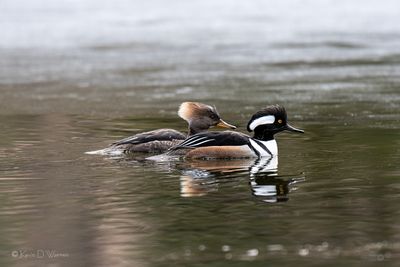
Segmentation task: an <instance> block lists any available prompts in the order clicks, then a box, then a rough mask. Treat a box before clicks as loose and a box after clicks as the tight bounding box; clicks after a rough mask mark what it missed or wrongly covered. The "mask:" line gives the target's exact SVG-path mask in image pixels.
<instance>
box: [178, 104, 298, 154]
mask: <svg viewBox="0 0 400 267" xmlns="http://www.w3.org/2000/svg"><path fill="white" fill-rule="evenodd" d="M247 130H248V131H249V132H254V135H253V137H250V136H248V135H245V134H242V133H237V132H232V131H225V132H204V133H199V134H196V135H193V136H191V137H189V138H187V139H186V140H185V141H183V142H182V143H180V144H179V145H177V146H174V147H172V148H171V149H170V153H173V151H176V150H180V149H188V151H187V153H186V154H185V157H188V158H246V157H267V156H268V157H272V156H276V155H278V146H277V144H276V141H275V139H274V135H275V134H277V133H279V132H282V131H291V132H297V133H304V131H303V130H300V129H297V128H294V127H293V126H291V125H289V124H288V123H287V114H286V110H285V108H284V107H282V106H279V105H272V106H268V107H266V108H265V109H262V110H260V111H258V112H257V113H255V114H254V115H253V116H252V117H251V119H250V120H249V122H248V124H247Z"/></svg>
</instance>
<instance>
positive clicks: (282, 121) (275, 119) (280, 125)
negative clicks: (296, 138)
mask: <svg viewBox="0 0 400 267" xmlns="http://www.w3.org/2000/svg"><path fill="white" fill-rule="evenodd" d="M247 130H248V131H249V132H252V131H254V138H256V139H260V140H264V141H266V140H271V139H273V138H274V134H276V133H279V132H281V131H285V130H286V131H290V132H297V133H304V131H303V130H300V129H296V128H294V127H292V126H290V125H289V124H288V123H287V114H286V110H285V108H284V107H282V106H279V105H272V106H268V107H266V108H265V109H263V110H260V111H258V112H257V113H255V114H254V115H253V116H252V117H251V119H250V121H249V123H248V124H247Z"/></svg>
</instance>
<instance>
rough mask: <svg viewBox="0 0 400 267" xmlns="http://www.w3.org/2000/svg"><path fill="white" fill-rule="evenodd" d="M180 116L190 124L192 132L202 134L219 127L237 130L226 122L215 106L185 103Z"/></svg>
mask: <svg viewBox="0 0 400 267" xmlns="http://www.w3.org/2000/svg"><path fill="white" fill-rule="evenodd" d="M178 115H179V117H181V118H182V119H184V120H185V121H187V122H188V123H189V127H190V128H191V129H192V132H196V133H197V132H202V131H206V130H208V129H209V128H210V127H213V126H219V127H224V128H230V129H235V128H236V126H234V125H231V124H228V123H226V122H224V121H223V120H222V119H221V117H220V115H219V113H218V111H217V109H216V108H215V106H210V105H206V104H203V103H199V102H183V103H182V104H181V105H180V107H179V110H178Z"/></svg>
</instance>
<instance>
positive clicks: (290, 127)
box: [284, 124, 304, 133]
mask: <svg viewBox="0 0 400 267" xmlns="http://www.w3.org/2000/svg"><path fill="white" fill-rule="evenodd" d="M284 130H286V131H289V132H294V133H304V131H303V130H300V129H297V128H294V127H293V126H291V125H289V124H286V127H285V129H284Z"/></svg>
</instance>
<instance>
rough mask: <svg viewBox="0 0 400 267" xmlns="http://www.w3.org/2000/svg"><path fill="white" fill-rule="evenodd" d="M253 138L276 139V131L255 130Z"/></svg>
mask: <svg viewBox="0 0 400 267" xmlns="http://www.w3.org/2000/svg"><path fill="white" fill-rule="evenodd" d="M253 138H254V139H257V140H260V141H270V140H274V133H273V132H270V131H257V132H254V136H253Z"/></svg>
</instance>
